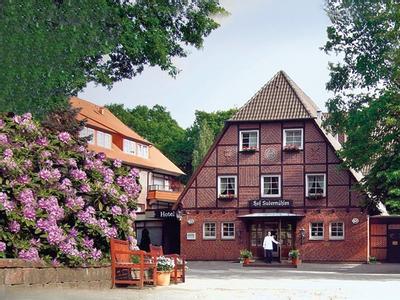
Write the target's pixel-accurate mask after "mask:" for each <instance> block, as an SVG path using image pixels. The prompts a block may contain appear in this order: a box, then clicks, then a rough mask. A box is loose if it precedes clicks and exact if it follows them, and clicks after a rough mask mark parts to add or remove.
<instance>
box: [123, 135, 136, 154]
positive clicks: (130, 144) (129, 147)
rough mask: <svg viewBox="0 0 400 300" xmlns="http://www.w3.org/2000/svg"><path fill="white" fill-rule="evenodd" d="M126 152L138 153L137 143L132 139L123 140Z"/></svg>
mask: <svg viewBox="0 0 400 300" xmlns="http://www.w3.org/2000/svg"><path fill="white" fill-rule="evenodd" d="M123 147H124V152H125V153H128V154H132V155H134V154H136V143H135V142H134V141H131V140H127V139H124V141H123Z"/></svg>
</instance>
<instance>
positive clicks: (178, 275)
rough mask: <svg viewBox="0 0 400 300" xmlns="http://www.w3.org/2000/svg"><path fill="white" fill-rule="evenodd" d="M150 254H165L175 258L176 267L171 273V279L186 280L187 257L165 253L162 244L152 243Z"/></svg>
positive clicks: (174, 280) (176, 280) (176, 281)
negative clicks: (155, 244)
mask: <svg viewBox="0 0 400 300" xmlns="http://www.w3.org/2000/svg"><path fill="white" fill-rule="evenodd" d="M150 254H151V255H152V256H155V257H157V256H165V257H168V258H171V259H173V260H174V263H175V268H174V270H173V271H172V273H171V280H172V281H173V282H174V283H178V282H185V272H186V262H185V257H184V256H181V255H179V254H167V255H164V251H163V248H162V246H154V245H150Z"/></svg>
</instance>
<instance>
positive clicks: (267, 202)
mask: <svg viewBox="0 0 400 300" xmlns="http://www.w3.org/2000/svg"><path fill="white" fill-rule="evenodd" d="M249 206H250V207H251V208H285V207H291V206H292V201H291V200H283V199H279V200H272V199H259V200H250V201H249Z"/></svg>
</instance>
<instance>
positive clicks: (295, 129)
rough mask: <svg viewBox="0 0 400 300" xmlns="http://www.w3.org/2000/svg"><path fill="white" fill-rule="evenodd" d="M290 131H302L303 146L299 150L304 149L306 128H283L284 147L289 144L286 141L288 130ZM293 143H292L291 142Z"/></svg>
mask: <svg viewBox="0 0 400 300" xmlns="http://www.w3.org/2000/svg"><path fill="white" fill-rule="evenodd" d="M288 131H300V132H301V146H300V147H299V150H303V148H304V129H303V128H285V129H283V143H282V144H283V147H286V146H287V145H288V144H287V143H286V132H288ZM290 145H292V144H290Z"/></svg>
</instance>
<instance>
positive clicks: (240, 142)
mask: <svg viewBox="0 0 400 300" xmlns="http://www.w3.org/2000/svg"><path fill="white" fill-rule="evenodd" d="M252 132H255V133H256V134H257V145H256V149H255V150H256V151H258V150H259V148H260V143H259V137H260V133H259V130H258V129H250V130H240V131H239V151H243V133H252Z"/></svg>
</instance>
